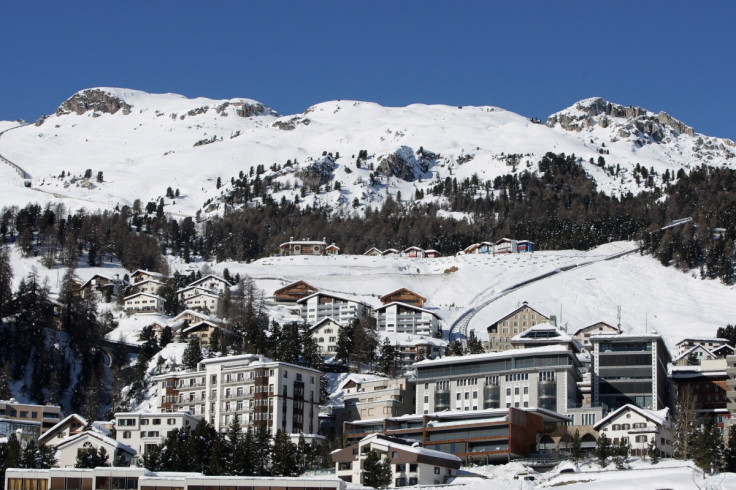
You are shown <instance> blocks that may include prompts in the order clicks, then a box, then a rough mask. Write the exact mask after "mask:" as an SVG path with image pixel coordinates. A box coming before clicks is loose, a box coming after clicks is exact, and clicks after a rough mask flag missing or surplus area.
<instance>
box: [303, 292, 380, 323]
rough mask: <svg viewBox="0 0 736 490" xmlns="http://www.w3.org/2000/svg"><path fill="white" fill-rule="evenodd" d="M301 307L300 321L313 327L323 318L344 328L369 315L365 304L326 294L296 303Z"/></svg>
mask: <svg viewBox="0 0 736 490" xmlns="http://www.w3.org/2000/svg"><path fill="white" fill-rule="evenodd" d="M297 304H299V305H300V307H301V317H302V319H303V320H304V321H305V322H307V323H308V324H310V325H315V324H317V323H318V322H320V321H321V320H324V319H325V318H332V319H333V320H335V321H336V322H338V323H339V324H340V325H343V326H346V325H349V324H350V323H352V322H353V321H354V320H357V319H358V318H360V317H362V316H366V315H370V314H371V308H370V306H368V305H367V304H365V303H362V302H360V301H355V300H352V299H347V298H343V297H340V296H335V295H334V294H327V293H322V292H320V293H314V294H311V295H309V296H307V297H306V298H302V299H300V300H298V301H297Z"/></svg>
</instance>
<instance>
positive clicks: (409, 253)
mask: <svg viewBox="0 0 736 490" xmlns="http://www.w3.org/2000/svg"><path fill="white" fill-rule="evenodd" d="M403 254H404V256H405V257H409V258H412V259H421V258H424V256H425V252H424V249H422V248H419V247H409V248H405V249H404V253H403Z"/></svg>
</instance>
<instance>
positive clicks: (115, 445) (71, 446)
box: [56, 431, 136, 468]
mask: <svg viewBox="0 0 736 490" xmlns="http://www.w3.org/2000/svg"><path fill="white" fill-rule="evenodd" d="M100 448H104V449H105V451H106V452H107V454H108V456H109V458H110V461H121V460H122V461H125V466H128V465H129V464H130V461H131V460H132V459H133V458H134V457H135V455H136V451H135V449H133V448H132V447H130V446H128V445H126V444H123V443H122V442H118V441H116V440H115V439H112V438H110V437H107V436H105V435H102V434H99V433H97V432H93V431H84V432H80V433H79V434H75V435H73V436H70V437H67V438H66V439H64V440H62V441H60V442H59V443H58V444H56V458H57V464H58V465H59V466H60V467H62V468H66V467H73V466H74V465H75V464H76V462H77V456H78V455H79V454H81V453H84V452H85V451H99V449H100Z"/></svg>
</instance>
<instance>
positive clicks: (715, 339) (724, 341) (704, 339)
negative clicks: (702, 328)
mask: <svg viewBox="0 0 736 490" xmlns="http://www.w3.org/2000/svg"><path fill="white" fill-rule="evenodd" d="M685 342H711V343H712V342H717V343H719V344H727V343H728V339H723V338H720V337H687V338H684V339H682V340H681V341H679V342H678V343H676V344H675V345H678V346H679V345H680V344H684V343H685Z"/></svg>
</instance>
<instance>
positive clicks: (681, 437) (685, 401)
mask: <svg viewBox="0 0 736 490" xmlns="http://www.w3.org/2000/svg"><path fill="white" fill-rule="evenodd" d="M674 417H675V435H674V441H673V445H674V452H675V457H677V458H681V459H688V457H689V456H690V449H691V447H692V444H693V440H694V433H695V428H696V426H697V423H698V412H697V400H696V398H695V393H694V392H693V388H692V386H690V385H685V386H683V387H681V388H680V389H679V390H678V392H677V403H676V404H675V415H674Z"/></svg>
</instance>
